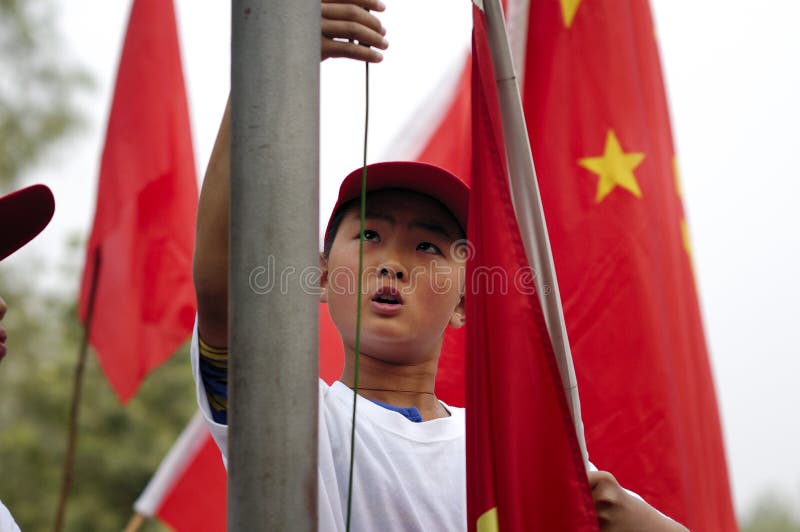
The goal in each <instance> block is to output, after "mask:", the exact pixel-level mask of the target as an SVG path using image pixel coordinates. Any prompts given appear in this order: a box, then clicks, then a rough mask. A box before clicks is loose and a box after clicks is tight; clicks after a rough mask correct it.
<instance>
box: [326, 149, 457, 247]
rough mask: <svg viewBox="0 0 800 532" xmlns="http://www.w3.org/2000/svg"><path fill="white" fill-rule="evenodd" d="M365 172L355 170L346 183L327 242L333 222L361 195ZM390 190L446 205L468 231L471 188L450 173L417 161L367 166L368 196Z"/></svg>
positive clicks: (346, 179)
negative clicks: (340, 212) (343, 206)
mask: <svg viewBox="0 0 800 532" xmlns="http://www.w3.org/2000/svg"><path fill="white" fill-rule="evenodd" d="M361 172H362V169H361V168H358V169H356V170H353V171H352V172H350V174H349V175H348V176H347V177H345V178H344V181H342V184H341V186H340V187H339V197H338V198H337V199H336V204H335V205H334V206H333V210H332V211H331V216H330V218H328V225H327V227H326V229H325V239H326V240H327V239H328V232H329V231H330V228H331V220H332V219H333V217H334V215H335V214H336V212H337V211H338V210H339V208H340V207H341V206H342V205H344V204H345V203H347V202H348V201H350V200H353V199H356V198H358V197H359V196H360V195H361ZM387 188H402V189H406V190H411V191H414V192H419V193H420V194H426V195H428V196H430V197H432V198H433V199H435V200H437V201H439V202H440V203H441V204H442V205H444V206H445V207H446V208H447V209H448V210H449V211H450V212H451V213H452V214H453V216H454V217H455V219H456V221H458V223H459V224H460V225H461V228H462V229H463V230H465V231H466V229H467V212H468V211H469V186H467V184H466V183H464V182H463V181H462V180H461V179H459V178H457V177H456V176H454V175H453V174H451V173H450V172H448V171H447V170H445V169H443V168H439V167H438V166H434V165H432V164H428V163H420V162H416V161H391V162H383V163H373V164H370V165H367V192H374V191H376V190H383V189H387Z"/></svg>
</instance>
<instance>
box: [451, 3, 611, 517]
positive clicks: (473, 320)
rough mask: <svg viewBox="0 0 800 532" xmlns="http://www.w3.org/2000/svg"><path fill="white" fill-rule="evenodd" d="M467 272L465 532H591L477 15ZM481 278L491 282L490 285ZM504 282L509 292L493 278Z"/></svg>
mask: <svg viewBox="0 0 800 532" xmlns="http://www.w3.org/2000/svg"><path fill="white" fill-rule="evenodd" d="M473 50H474V51H473V54H474V58H473V59H474V70H473V77H472V79H473V83H472V90H473V100H472V101H473V104H472V118H473V122H472V139H473V146H472V149H473V154H474V159H473V163H472V194H471V197H470V221H469V229H468V233H469V235H470V241H471V242H472V244H473V246H474V247H473V249H474V257H473V258H472V259H471V260H470V261H469V262H468V267H467V277H466V278H467V308H466V314H467V316H468V317H469V318H468V319H469V323H470V327H469V330H468V331H467V500H468V520H467V523H468V528H469V530H476V522H477V520H478V518H479V517H480V516H481V515H483V514H484V513H485V512H486V511H488V510H490V509H492V508H495V507H496V508H497V516H498V523H499V529H500V530H503V531H504V532H505V531H508V532H513V531H518V532H523V531H529V530H560V531H564V532H567V531H578V530H580V531H588V530H598V522H597V516H596V515H595V511H594V504H593V502H592V497H591V490H590V488H589V483H588V480H587V478H586V473H585V469H584V465H583V459H582V457H581V455H580V450H579V448H578V442H577V438H576V436H575V429H574V428H573V424H572V420H571V417H570V414H569V410H568V407H567V402H566V398H565V396H564V393H563V390H562V386H561V378H560V376H559V373H558V368H557V365H556V360H555V355H554V353H553V349H552V345H551V343H550V338H549V336H548V333H547V329H546V327H545V323H544V315H543V313H542V309H541V305H540V303H539V299H538V297H537V295H536V294H535V292H534V290H533V288H534V286H533V284H532V281H533V278H532V277H528V280H529V281H530V282H528V283H526V284H525V285H524V286H518V284H519V283H518V282H513V283H512V282H511V281H512V280H515V281H519V280H520V279H521V277H520V276H519V275H518V272H525V271H528V272H529V271H530V268H529V267H528V266H527V259H526V256H525V249H524V247H523V244H522V241H521V239H520V234H519V230H518V228H517V222H516V217H515V214H514V209H513V207H512V204H511V198H510V195H509V186H508V178H507V172H506V162H505V149H504V142H503V133H502V126H501V125H500V121H499V116H500V111H499V107H498V105H499V104H498V100H497V90H496V85H495V75H494V69H493V67H492V62H491V56H490V53H489V48H488V42H487V40H486V28H485V18H484V14H483V12H482V11H481V10H480V9H478V8H477V7H476V8H474V33H473ZM481 272H493V275H492V277H487V276H482V274H481ZM497 272H502V277H503V278H504V279H505V280H506V281H508V284H507V285H504V284H503V281H501V280H499V278H498V277H496V276H495V273H497Z"/></svg>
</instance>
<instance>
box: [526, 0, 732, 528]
mask: <svg viewBox="0 0 800 532" xmlns="http://www.w3.org/2000/svg"><path fill="white" fill-rule="evenodd" d="M530 6H531V7H530V15H529V21H530V24H529V28H528V31H529V33H528V41H527V57H526V68H525V80H524V81H525V83H524V95H523V99H524V104H525V110H526V119H527V125H528V131H529V134H530V135H531V141H532V144H533V146H534V157H535V160H536V169H537V172H538V177H539V183H540V189H541V194H542V201H543V203H544V208H545V213H546V215H547V222H548V228H549V232H550V239H551V243H552V248H553V254H554V258H555V264H556V270H557V272H558V281H559V286H560V289H561V297H562V301H563V305H564V314H565V317H566V323H567V329H568V334H569V339H570V342H571V345H572V353H573V356H574V361H575V367H576V371H577V377H578V384H579V387H580V392H581V404H582V406H583V415H584V423H585V426H586V436H587V440H588V448H589V452H590V455H591V459H592V461H593V462H594V463H595V464H596V465H597V466H598V467H600V468H601V469H607V470H609V471H611V472H613V473H614V475H615V476H616V477H617V479H618V480H619V481H620V482H621V483H622V485H624V486H625V487H627V488H629V489H632V490H634V491H636V492H638V493H639V494H641V495H642V496H643V497H644V498H645V499H646V500H648V502H650V503H651V504H653V505H654V506H655V507H657V508H658V509H659V510H661V511H663V512H664V513H666V514H668V515H670V516H672V517H674V518H675V519H677V520H678V521H680V522H682V523H683V524H685V525H686V526H688V527H689V528H690V529H692V530H715V531H728V530H736V522H735V519H734V513H733V509H732V504H731V496H730V491H729V483H728V474H727V469H726V464H725V452H724V449H723V445H722V436H721V431H720V422H719V417H718V409H717V404H716V399H715V393H714V384H713V379H712V376H711V372H710V368H709V362H708V356H707V353H706V345H705V340H704V337H703V328H702V324H701V319H700V313H699V310H698V303H697V293H696V291H695V284H694V278H693V272H692V265H691V257H690V256H689V255H688V253H687V251H686V249H685V248H684V243H683V240H682V234H681V224H682V222H683V216H684V214H683V208H682V205H681V198H680V196H679V191H678V190H677V187H676V180H675V177H674V174H673V157H674V155H675V150H674V146H673V143H672V135H671V131H670V122H669V113H668V109H667V103H666V97H665V92H664V84H663V80H662V76H661V69H660V62H659V56H658V49H657V43H656V39H655V33H656V32H655V29H654V27H653V23H652V17H651V13H650V9H649V6H648V3H647V2H645V1H637V2H620V1H616V0H606V1H596V2H587V1H583V2H580V4H579V5H578V8H577V11H576V12H575V17H574V19H573V20H572V24H571V26H570V27H566V26H565V24H564V23H563V19H562V12H561V6H560V5H559V3H558V2H549V1H547V2H545V1H532V2H531V4H530ZM611 130H613V131H614V133H615V135H616V137H617V138H618V139H619V143H620V146H621V148H622V150H623V151H624V152H626V153H642V154H643V155H644V159H642V161H641V163H640V164H639V165H638V166H637V167H636V168H635V169H634V175H635V178H636V180H637V182H638V186H639V188H640V190H641V197H637V196H636V195H634V194H632V193H631V192H629V191H628V190H626V189H624V188H621V187H616V188H615V189H613V190H612V191H611V192H610V193H609V194H608V195H607V196H606V197H605V198H603V199H602V201H599V202H598V201H597V199H596V196H597V185H598V175H597V174H596V173H593V172H591V171H589V170H588V169H586V168H585V167H583V166H581V165H580V164H579V160H580V159H583V158H586V157H597V156H601V155H603V153H604V149H605V143H606V138H607V135H608V132H609V131H611Z"/></svg>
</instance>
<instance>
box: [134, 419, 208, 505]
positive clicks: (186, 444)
mask: <svg viewBox="0 0 800 532" xmlns="http://www.w3.org/2000/svg"><path fill="white" fill-rule="evenodd" d="M210 437H211V436H210V434H209V432H208V428H206V423H205V421H204V420H203V414H201V413H200V411H199V410H198V411H197V412H196V413H195V415H194V417H192V420H191V421H189V424H188V425H187V426H186V428H185V429H183V432H181V434H180V436H178V439H177V440H175V443H174V444H173V445H172V448H171V449H170V450H169V452H168V453H167V455H166V456H165V457H164V459H163V460H162V461H161V464H159V466H158V469H157V470H156V472H155V474H154V475H153V478H151V479H150V482H148V483H147V486H146V487H145V488H144V491H142V494H141V495H139V498H138V499H136V502H135V503H133V509H134V511H135V512H136V514H138V515H142V516H145V517H153V516H154V515H156V513H157V512H158V509H159V508H161V504H162V503H163V502H164V496H165V495H166V494H167V493H168V492H169V491H170V490H171V489H172V487H173V486H174V485H175V481H176V480H178V479H179V478H180V477H181V475H183V473H184V472H185V471H186V468H187V467H188V466H189V463H190V462H191V460H192V459H193V458H194V457H195V455H197V453H198V452H199V451H200V448H201V447H202V446H203V444H204V443H205V442H206V438H210ZM221 459H222V458H221V457H220V460H221Z"/></svg>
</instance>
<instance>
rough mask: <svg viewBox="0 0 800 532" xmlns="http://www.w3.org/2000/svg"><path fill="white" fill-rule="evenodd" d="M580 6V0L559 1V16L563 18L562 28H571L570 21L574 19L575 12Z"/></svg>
mask: <svg viewBox="0 0 800 532" xmlns="http://www.w3.org/2000/svg"><path fill="white" fill-rule="evenodd" d="M580 5H581V0H561V15H562V16H563V17H564V26H566V27H568V28H569V27H570V26H572V20H573V19H574V18H575V12H576V11H578V6H580Z"/></svg>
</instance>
